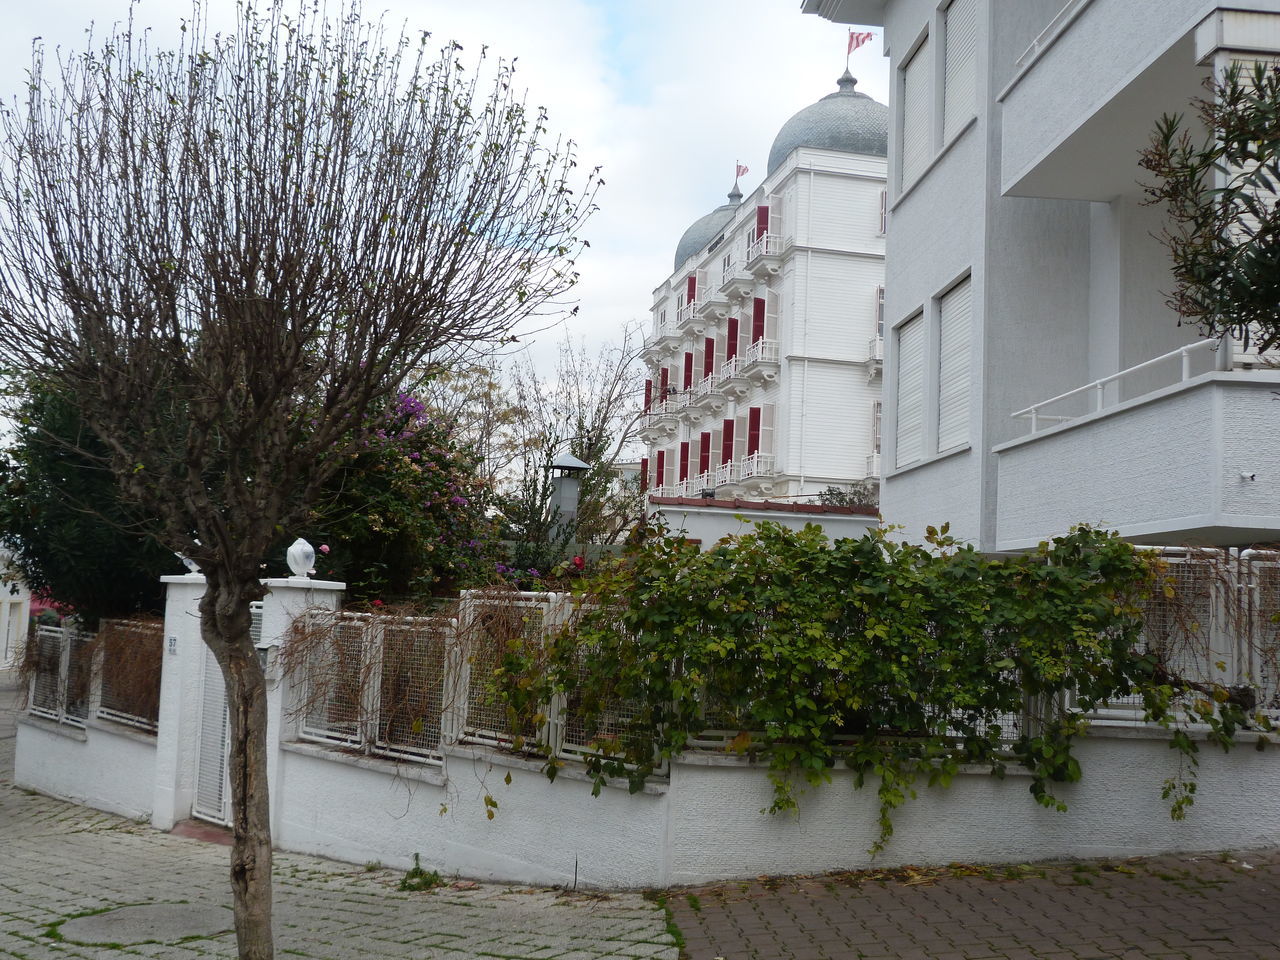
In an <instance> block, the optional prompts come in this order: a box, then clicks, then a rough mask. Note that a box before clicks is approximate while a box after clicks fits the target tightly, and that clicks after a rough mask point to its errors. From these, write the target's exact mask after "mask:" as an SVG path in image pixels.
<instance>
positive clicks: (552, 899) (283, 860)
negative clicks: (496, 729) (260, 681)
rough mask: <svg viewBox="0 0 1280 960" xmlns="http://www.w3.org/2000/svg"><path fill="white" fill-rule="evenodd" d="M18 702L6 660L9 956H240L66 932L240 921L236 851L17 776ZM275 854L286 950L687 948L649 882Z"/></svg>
mask: <svg viewBox="0 0 1280 960" xmlns="http://www.w3.org/2000/svg"><path fill="white" fill-rule="evenodd" d="M15 701H16V691H15V690H14V689H13V683H12V679H11V677H10V678H6V675H5V674H4V673H2V672H0V958H4V960H11V958H12V960H46V958H60V960H61V958H68V957H79V958H105V957H111V958H121V957H126V956H135V957H155V958H163V960H170V958H172V960H203V958H210V957H234V956H235V937H234V935H232V934H230V933H223V934H219V935H216V936H212V937H206V938H203V939H190V940H183V941H182V942H169V943H151V944H140V945H129V944H125V945H120V946H114V947H113V946H104V945H98V946H86V945H83V944H78V943H74V942H72V937H71V936H70V932H72V931H74V930H75V927H74V926H73V927H72V928H71V930H70V931H69V932H68V935H66V936H65V938H64V939H58V938H59V937H60V936H62V931H61V925H62V924H65V923H66V921H67V920H68V919H70V918H73V917H75V916H76V915H78V914H84V913H87V912H92V911H104V910H110V909H112V908H115V907H120V906H124V905H128V904H141V903H148V904H149V903H170V904H172V903H176V902H182V901H189V902H191V903H192V904H201V905H205V906H211V907H214V908H221V909H225V910H227V917H228V921H227V925H228V927H229V926H230V920H229V918H230V911H229V904H230V893H229V891H228V880H227V853H228V850H227V848H226V847H224V846H218V845H216V844H211V843H202V842H199V841H197V840H191V839H184V838H180V837H175V836H171V835H169V834H164V833H159V832H157V831H155V830H152V829H150V828H149V827H147V826H144V825H141V824H137V823H133V822H131V821H129V820H124V819H121V818H120V817H114V816H110V815H108V814H104V813H98V812H96V811H93V810H88V809H85V808H83V807H77V806H74V805H72V804H68V803H63V802H61V801H57V800H51V799H49V798H48V797H43V796H38V795H33V794H28V793H25V792H23V791H20V790H16V789H14V788H13V785H12V774H13V747H14V739H13V738H14V714H13V706H14V703H15ZM275 866H276V884H275V914H276V956H277V957H282V958H283V957H291V956H292V957H303V958H317V960H318V958H333V960H347V958H351V960H355V958H377V960H382V958H388V960H390V958H399V957H412V958H417V960H437V958H438V960H446V958H447V960H472V958H479V957H485V958H492V957H503V958H521V960H525V958H528V960H603V958H618V960H624V958H649V957H652V958H656V960H676V957H677V950H676V948H675V946H674V945H673V940H672V937H671V936H670V934H668V933H667V931H666V916H665V915H664V913H663V912H662V911H661V910H660V909H658V908H657V907H656V906H655V905H653V904H651V903H648V902H647V901H645V900H644V899H643V898H642V897H641V896H639V895H638V894H612V895H609V896H602V897H586V896H578V897H570V896H564V895H561V894H559V893H557V891H554V890H544V889H531V888H521V887H510V886H502V885H497V884H463V885H462V886H463V887H464V888H467V889H453V888H443V889H438V890H436V891H433V892H429V893H401V892H400V891H398V890H397V889H396V888H395V885H396V883H397V881H398V880H399V874H393V873H391V872H390V871H375V872H367V871H365V870H364V869H362V868H360V867H351V866H349V865H346V864H340V863H334V862H332V861H327V860H320V859H318V858H314V857H302V856H296V855H292V854H282V853H277V855H276V859H275ZM206 912H207V911H206ZM81 926H83V925H81Z"/></svg>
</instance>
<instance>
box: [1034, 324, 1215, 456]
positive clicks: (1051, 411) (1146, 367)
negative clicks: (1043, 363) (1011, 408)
mask: <svg viewBox="0 0 1280 960" xmlns="http://www.w3.org/2000/svg"><path fill="white" fill-rule="evenodd" d="M1233 349H1234V342H1233V341H1232V340H1231V338H1230V337H1223V338H1221V339H1218V340H1201V341H1200V342H1198V343H1192V344H1188V345H1187V346H1185V347H1179V348H1178V349H1177V350H1170V351H1169V352H1168V353H1164V354H1161V355H1160V356H1158V357H1152V358H1151V359H1150V360H1146V361H1143V362H1142V363H1138V364H1134V365H1133V366H1132V367H1128V368H1126V369H1124V370H1121V371H1119V372H1117V373H1113V374H1111V376H1109V377H1103V378H1102V379H1100V380H1094V381H1093V382H1092V383H1086V384H1085V385H1084V386H1080V387H1076V388H1075V389H1074V390H1068V391H1067V392H1066V393H1060V394H1058V395H1057V396H1056V397H1050V398H1049V399H1048V400H1041V401H1040V402H1039V403H1033V404H1032V405H1031V406H1029V407H1026V408H1024V409H1022V410H1018V411H1016V412H1015V413H1014V414H1013V417H1014V418H1015V419H1027V420H1029V421H1030V422H1031V432H1032V433H1035V432H1036V431H1037V430H1040V429H1042V428H1044V427H1045V426H1052V425H1053V424H1057V423H1065V422H1066V421H1068V420H1075V419H1077V418H1079V417H1084V416H1088V415H1089V414H1091V413H1097V412H1099V411H1101V410H1103V409H1105V408H1106V407H1108V406H1114V405H1115V404H1117V403H1119V402H1120V401H1121V400H1123V399H1128V398H1126V397H1125V396H1124V395H1123V388H1124V385H1125V381H1126V379H1128V378H1132V377H1134V376H1135V375H1137V374H1144V375H1145V377H1144V379H1145V380H1146V384H1145V385H1146V387H1147V389H1146V390H1145V391H1144V392H1146V393H1151V392H1154V391H1155V390H1158V389H1161V388H1162V387H1166V386H1172V385H1173V384H1175V383H1181V382H1183V381H1186V380H1190V379H1191V378H1192V377H1195V376H1198V375H1199V374H1201V373H1208V372H1209V371H1211V370H1230V369H1231V367H1232V363H1233V356H1234V354H1233ZM1171 367H1176V369H1177V374H1176V376H1175V375H1170V371H1169V368H1171ZM1162 373H1163V374H1164V375H1163V376H1162V375H1161V374H1162ZM1160 381H1164V382H1160ZM1055 411H1058V412H1055Z"/></svg>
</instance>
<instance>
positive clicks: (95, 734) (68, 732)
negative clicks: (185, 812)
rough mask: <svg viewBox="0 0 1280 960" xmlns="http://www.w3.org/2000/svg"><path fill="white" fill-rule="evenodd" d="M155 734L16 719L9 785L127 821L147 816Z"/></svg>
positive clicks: (101, 725) (115, 727) (96, 724)
mask: <svg viewBox="0 0 1280 960" xmlns="http://www.w3.org/2000/svg"><path fill="white" fill-rule="evenodd" d="M155 771H156V746H155V737H152V736H148V735H147V734H145V733H140V732H139V731H136V730H131V729H129V728H128V727H125V726H122V725H119V724H114V723H104V722H98V721H90V722H89V724H88V726H87V727H86V728H85V729H83V730H82V729H78V728H76V727H70V726H63V725H59V724H57V723H54V722H53V721H50V720H42V719H39V718H36V717H20V718H19V720H18V735H17V742H16V745H15V754H14V770H13V782H14V786H18V787H23V788H25V789H28V790H37V791H39V792H40V793H46V794H48V795H49V796H53V797H60V798H62V799H63V800H71V801H73V802H74V803H82V804H84V805H85V806H87V807H93V808H94V809H96V810H106V811H107V812H108V813H118V814H120V815H121V816H125V817H130V818H132V819H149V818H150V816H151V807H152V802H153V799H154V798H153V789H152V785H153V784H154V783H155V776H156V774H155Z"/></svg>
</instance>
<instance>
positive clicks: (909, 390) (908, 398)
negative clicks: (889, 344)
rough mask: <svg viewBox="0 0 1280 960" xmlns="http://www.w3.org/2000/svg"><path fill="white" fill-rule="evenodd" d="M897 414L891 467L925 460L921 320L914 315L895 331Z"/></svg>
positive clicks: (922, 328) (922, 318) (922, 334)
mask: <svg viewBox="0 0 1280 960" xmlns="http://www.w3.org/2000/svg"><path fill="white" fill-rule="evenodd" d="M894 357H895V359H896V362H897V367H898V378H897V384H898V389H897V398H898V415H897V423H896V425H895V426H896V429H895V430H894V438H895V440H896V441H897V444H896V449H895V451H894V458H893V465H894V466H895V467H905V466H906V465H907V464H909V463H915V462H916V461H917V460H920V459H922V458H923V457H924V317H923V316H919V315H917V316H914V317H912V318H911V319H910V320H908V321H907V322H906V323H904V324H903V325H902V326H900V327H899V328H898V349H897V350H895V351H894Z"/></svg>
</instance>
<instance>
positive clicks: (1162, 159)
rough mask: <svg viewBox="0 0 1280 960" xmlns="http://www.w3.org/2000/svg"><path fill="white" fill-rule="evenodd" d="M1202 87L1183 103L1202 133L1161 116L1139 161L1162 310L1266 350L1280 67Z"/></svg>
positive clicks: (1278, 236)
mask: <svg viewBox="0 0 1280 960" xmlns="http://www.w3.org/2000/svg"><path fill="white" fill-rule="evenodd" d="M1206 88H1207V91H1208V93H1207V95H1206V96H1204V97H1202V98H1199V99H1197V100H1195V101H1194V102H1193V103H1192V108H1193V110H1192V113H1193V116H1194V117H1195V119H1196V120H1197V121H1199V124H1201V125H1202V126H1203V128H1204V130H1205V131H1206V133H1204V134H1199V133H1197V134H1193V133H1192V132H1191V131H1190V130H1188V129H1186V119H1185V118H1184V117H1183V116H1181V115H1168V114H1166V115H1165V116H1162V117H1161V118H1160V120H1159V122H1158V123H1157V124H1156V128H1155V133H1154V134H1153V135H1152V138H1151V144H1150V146H1148V147H1147V149H1146V150H1144V151H1143V153H1142V159H1141V162H1142V166H1143V167H1144V168H1145V169H1147V170H1149V171H1150V172H1151V173H1152V174H1154V176H1155V180H1154V181H1153V182H1152V183H1150V184H1148V185H1147V186H1146V188H1145V189H1146V194H1147V197H1148V202H1150V203H1153V204H1162V205H1163V206H1164V207H1165V210H1166V212H1167V215H1168V223H1167V226H1166V228H1165V229H1164V231H1163V233H1162V234H1161V240H1162V241H1163V242H1164V245H1165V246H1166V247H1167V248H1168V250H1169V255H1170V258H1171V260H1172V263H1173V279H1174V288H1173V290H1172V291H1170V292H1169V306H1170V307H1172V308H1173V309H1174V310H1176V311H1177V313H1178V315H1179V316H1180V317H1182V318H1184V319H1186V320H1188V321H1190V322H1192V323H1195V324H1198V325H1199V327H1200V329H1201V331H1202V332H1203V333H1204V334H1205V335H1206V336H1219V335H1222V334H1231V335H1233V336H1236V337H1238V338H1240V339H1241V340H1242V341H1243V342H1244V343H1245V344H1246V345H1248V344H1249V343H1250V342H1252V343H1254V345H1255V346H1256V348H1257V349H1259V350H1266V349H1268V348H1270V347H1273V346H1275V345H1276V344H1277V343H1280V210H1278V209H1277V200H1278V199H1280V66H1271V65H1264V64H1261V63H1258V64H1254V65H1253V66H1251V67H1243V66H1241V65H1238V64H1237V65H1234V66H1232V67H1230V68H1229V69H1227V70H1226V71H1224V72H1223V73H1222V74H1221V75H1219V76H1216V77H1210V78H1209V79H1208V80H1207V81H1206Z"/></svg>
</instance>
